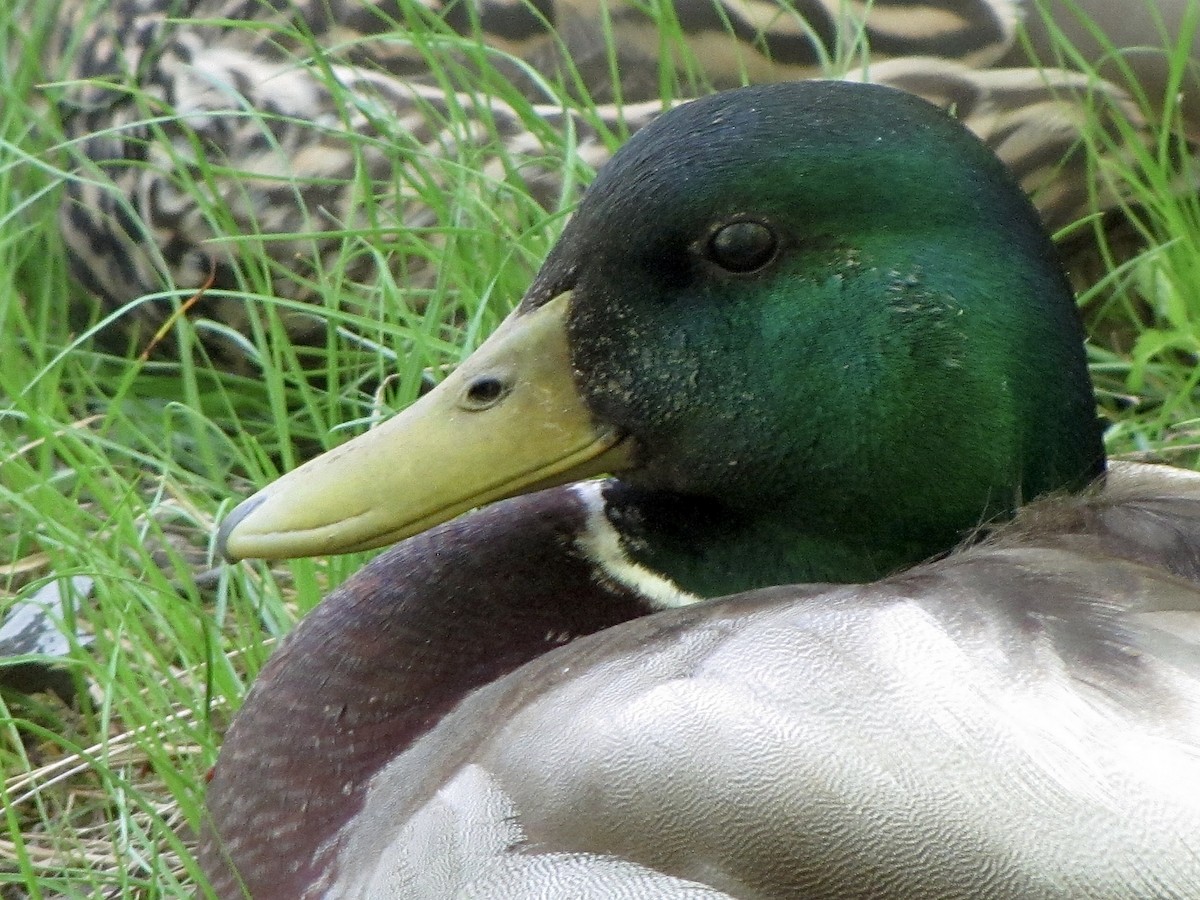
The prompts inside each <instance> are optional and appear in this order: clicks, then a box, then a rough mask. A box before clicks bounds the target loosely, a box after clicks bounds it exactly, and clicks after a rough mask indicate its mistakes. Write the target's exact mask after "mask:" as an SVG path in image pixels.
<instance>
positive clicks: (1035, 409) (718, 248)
mask: <svg viewBox="0 0 1200 900" xmlns="http://www.w3.org/2000/svg"><path fill="white" fill-rule="evenodd" d="M565 290H570V291H571V292H572V300H571V310H570V318H569V334H570V337H571V346H572V350H573V357H572V361H573V364H574V366H575V369H576V372H577V378H578V383H579V385H580V389H581V391H582V392H583V394H584V396H585V398H586V402H587V404H588V406H589V408H590V409H591V410H592V411H593V412H594V413H595V414H596V415H597V416H598V417H599V418H600V419H602V420H603V421H605V422H606V423H610V424H613V425H616V426H617V427H619V428H620V429H622V430H624V431H627V432H628V433H629V434H630V435H632V436H633V438H634V439H635V440H636V442H637V444H638V446H639V447H640V448H641V452H640V455H639V456H638V465H637V467H636V468H635V469H633V470H631V471H629V472H627V473H625V474H624V475H623V476H622V477H623V478H624V479H625V480H627V481H628V482H630V483H632V484H634V485H637V486H642V487H645V488H652V489H655V490H662V489H667V490H671V491H675V492H679V493H683V494H692V495H702V496H706V497H713V498H718V499H719V500H720V501H721V502H722V503H723V504H725V505H727V506H728V508H729V509H730V510H732V511H738V510H745V511H748V512H749V513H750V514H754V513H755V512H756V511H758V510H762V509H781V510H785V511H786V515H787V516H789V517H791V518H792V519H793V520H795V521H798V522H801V523H803V525H804V527H805V528H806V529H812V530H821V531H826V532H828V533H829V534H831V535H840V536H844V537H846V538H848V539H851V540H853V536H855V535H860V536H861V537H862V538H863V540H864V542H866V543H868V544H870V545H871V546H874V547H880V546H886V544H887V541H888V540H889V537H888V536H889V535H892V536H895V539H896V540H898V541H902V542H904V543H905V544H911V543H913V542H916V543H917V544H919V545H924V547H925V548H926V549H928V550H930V551H932V552H936V550H937V549H938V548H942V549H944V548H945V546H946V542H947V540H951V541H952V540H953V539H954V536H955V535H961V534H962V533H963V532H964V531H965V530H967V529H970V528H971V527H973V526H975V525H977V524H979V523H980V522H983V521H986V520H988V519H991V518H994V517H996V516H999V515H1003V514H1005V513H1007V512H1009V511H1011V510H1012V509H1013V508H1014V507H1015V506H1016V505H1017V504H1019V503H1021V502H1023V501H1025V500H1028V499H1031V498H1033V497H1035V496H1037V495H1040V494H1043V493H1046V492H1050V491H1055V490H1059V489H1064V488H1067V489H1070V488H1077V487H1079V486H1081V485H1083V484H1084V483H1086V482H1088V481H1089V480H1091V479H1092V478H1094V477H1095V476H1096V475H1098V474H1099V473H1100V471H1101V470H1102V467H1103V451H1102V447H1101V442H1100V427H1099V423H1098V421H1097V418H1096V414H1095V401H1094V398H1093V393H1092V388H1091V385H1090V382H1089V379H1088V374H1087V370H1086V367H1085V357H1084V350H1083V334H1082V331H1081V328H1080V324H1079V320H1078V316H1077V314H1076V310H1075V306H1074V301H1073V297H1072V293H1071V290H1070V287H1069V285H1068V283H1067V281H1066V279H1065V277H1064V275H1063V273H1062V271H1061V268H1060V266H1059V263H1058V260H1057V257H1056V254H1055V250H1054V248H1053V247H1052V246H1051V244H1050V241H1049V239H1048V238H1047V236H1046V235H1045V233H1044V231H1043V229H1042V227H1041V225H1040V223H1039V221H1038V219H1037V215H1036V213H1035V211H1034V210H1033V208H1032V206H1031V204H1030V203H1029V201H1028V200H1027V199H1026V197H1025V196H1024V194H1023V193H1022V192H1021V191H1020V189H1019V188H1018V187H1017V186H1016V184H1015V183H1014V181H1013V179H1012V178H1011V177H1010V176H1009V175H1008V173H1007V172H1006V171H1005V170H1004V168H1003V167H1002V166H1001V164H1000V163H999V162H998V161H997V160H996V159H995V157H993V156H992V154H991V153H990V152H989V151H988V150H987V149H985V148H984V147H983V146H982V145H981V144H980V143H979V142H978V141H977V140H976V139H975V138H974V137H973V136H972V135H971V134H969V133H968V132H967V131H966V130H965V129H964V128H963V127H962V126H960V125H959V124H958V123H957V122H955V121H954V120H953V119H952V118H951V117H950V116H949V115H947V114H946V113H944V112H942V111H940V110H938V109H935V108H934V107H932V106H930V105H928V104H926V103H925V102H924V101H921V100H919V99H916V98H914V97H911V96H908V95H906V94H902V93H900V92H897V91H893V90H890V89H887V88H882V87H875V86H869V85H856V84H854V85H852V84H846V83H841V82H809V83H800V84H778V85H771V86H766V87H755V88H748V89H744V90H740V91H732V92H728V93H724V94H719V95H716V96H712V97H708V98H706V99H702V100H698V101H696V102H694V103H690V104H687V105H686V106H684V107H682V108H680V109H677V110H675V111H673V112H672V113H670V114H669V115H666V116H664V117H662V118H661V119H660V120H658V121H657V122H655V123H654V124H652V125H651V126H649V127H647V128H646V129H644V130H643V131H641V132H639V133H638V134H637V135H635V136H634V138H633V139H632V140H631V141H630V143H629V144H628V145H627V146H626V147H625V148H624V149H623V150H622V151H621V152H620V153H619V154H618V155H617V156H616V157H615V158H614V159H613V161H612V162H611V163H610V164H609V165H608V166H607V167H606V168H604V169H603V170H602V172H601V173H600V175H599V177H598V178H597V180H596V182H595V183H594V184H593V185H592V187H591V188H590V189H589V191H588V193H587V196H586V199H585V201H584V203H583V205H582V206H581V208H580V210H579V212H578V214H577V215H576V217H575V218H574V219H573V220H572V221H571V223H570V225H569V226H568V228H567V230H566V233H565V234H564V235H563V238H562V241H561V242H560V243H559V245H558V246H557V247H556V248H555V250H554V251H553V253H552V254H551V256H550V258H549V259H548V260H547V262H546V265H545V266H544V268H543V270H542V272H541V274H540V275H539V277H538V280H537V283H536V284H535V286H534V288H533V290H532V291H531V295H530V298H529V299H528V300H527V302H528V303H531V304H537V303H539V302H541V301H542V300H544V299H547V298H549V297H552V296H555V295H558V294H560V293H561V292H563V291H565ZM881 532H882V533H881ZM908 552H917V553H920V552H921V551H920V550H915V551H903V553H908ZM828 574H835V573H828Z"/></svg>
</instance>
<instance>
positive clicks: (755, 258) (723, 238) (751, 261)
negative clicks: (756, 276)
mask: <svg viewBox="0 0 1200 900" xmlns="http://www.w3.org/2000/svg"><path fill="white" fill-rule="evenodd" d="M777 246H778V241H776V240H775V234H774V232H772V231H771V229H770V228H768V227H767V226H766V225H764V224H762V223H761V222H731V223H730V224H728V225H724V226H722V227H721V228H718V229H717V230H716V231H715V232H713V236H712V237H711V238H709V240H708V255H709V259H711V260H712V261H713V262H715V263H716V264H717V265H718V266H720V267H721V268H722V269H728V270H729V271H730V272H753V271H754V270H756V269H761V268H762V267H763V266H765V265H766V264H767V263H769V262H770V261H771V260H772V259H773V258H774V257H775V249H776V247H777Z"/></svg>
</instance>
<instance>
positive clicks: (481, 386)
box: [464, 375, 505, 410]
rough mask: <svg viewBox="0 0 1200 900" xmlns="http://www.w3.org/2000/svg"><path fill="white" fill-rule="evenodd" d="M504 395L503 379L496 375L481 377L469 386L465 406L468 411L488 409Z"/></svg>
mask: <svg viewBox="0 0 1200 900" xmlns="http://www.w3.org/2000/svg"><path fill="white" fill-rule="evenodd" d="M504 394H505V388H504V382H503V381H502V380H501V379H499V378H497V377H495V376H494V375H480V376H479V377H478V378H476V379H475V380H474V381H472V382H471V383H470V385H468V386H467V390H466V394H465V400H466V403H465V404H464V405H465V406H466V407H467V408H468V409H475V410H482V409H487V408H488V407H489V406H492V405H493V404H494V403H495V402H496V401H497V400H499V399H500V398H501V397H502V396H503V395H504Z"/></svg>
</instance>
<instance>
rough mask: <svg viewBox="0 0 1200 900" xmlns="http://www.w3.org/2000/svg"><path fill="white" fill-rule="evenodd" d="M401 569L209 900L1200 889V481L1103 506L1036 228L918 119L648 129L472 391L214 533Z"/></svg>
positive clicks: (322, 463)
mask: <svg viewBox="0 0 1200 900" xmlns="http://www.w3.org/2000/svg"><path fill="white" fill-rule="evenodd" d="M599 473H611V477H609V478H607V479H605V480H600V481H581V482H580V481H577V480H578V479H584V478H587V477H588V476H591V475H595V474H599ZM525 494H528V495H527V496H517V495H525ZM505 498H508V499H505ZM480 504H490V505H487V506H485V507H484V508H483V509H481V510H478V511H475V512H469V513H468V512H466V511H467V510H469V509H471V508H472V507H475V506H477V505H480ZM464 513H465V514H464ZM1014 514H1015V517H1014ZM447 520H449V521H447ZM439 523H443V524H439ZM410 535H411V536H410ZM396 540H400V541H401V542H400V543H399V544H398V545H397V546H395V547H394V548H392V549H391V550H389V551H387V552H386V553H384V554H383V555H381V556H379V557H377V558H376V559H375V560H374V561H373V562H371V563H370V564H369V565H367V566H366V568H364V569H363V570H362V571H361V572H359V573H358V574H357V575H355V576H354V577H352V578H351V579H350V580H349V581H348V582H347V583H346V584H345V585H343V586H342V587H341V588H340V589H338V590H337V591H335V592H334V593H333V594H332V595H331V596H329V597H328V598H327V599H325V600H324V601H323V602H322V603H321V604H320V605H319V606H318V607H317V608H316V609H315V610H314V612H312V613H311V614H310V615H309V616H308V617H307V618H306V619H305V620H303V621H302V622H301V624H300V625H299V626H298V627H297V629H296V630H295V632H294V633H293V634H292V635H291V636H290V637H289V638H288V639H287V640H286V642H285V643H284V644H283V645H282V646H281V647H280V648H279V649H278V650H277V651H276V652H275V654H274V655H273V656H272V658H271V659H270V661H269V662H268V664H267V665H266V667H265V668H264V670H263V672H262V673H261V675H260V676H259V678H258V680H257V682H256V683H255V684H254V686H253V688H252V689H251V691H250V693H249V695H248V697H247V699H246V702H245V705H244V706H243V708H242V709H241V711H240V713H239V714H238V716H237V717H236V719H235V721H234V722H233V724H232V727H231V728H230V729H229V732H228V734H227V735H226V738H225V744H224V748H223V749H222V751H221V754H220V757H219V759H218V761H217V763H216V766H215V768H214V770H213V774H212V778H211V782H210V784H209V785H208V795H207V810H208V816H209V822H208V823H207V828H208V831H207V835H206V837H205V839H204V842H203V846H202V848H201V860H202V865H203V867H204V869H205V871H206V872H207V873H208V875H209V876H210V877H211V879H212V881H213V885H214V887H215V889H216V892H217V894H218V896H222V897H234V896H241V894H240V893H239V892H240V891H241V890H242V889H245V890H246V891H247V892H248V893H249V895H250V896H253V897H255V898H258V900H263V898H271V897H289V898H294V897H302V896H303V897H318V896H326V897H339V898H350V897H372V898H375V897H405V898H440V897H488V898H491V897H512V898H532V897H566V896H570V897H604V898H609V897H714V898H715V897H760V898H768V897H774V898H792V897H805V898H842V897H863V896H871V897H878V898H889V900H895V898H924V897H931V896H936V897H982V896H986V897H989V898H1028V897H1062V898H1067V897H1071V898H1074V897H1090V898H1105V900H1112V898H1145V897H1162V898H1166V897H1175V898H1184V897H1194V896H1196V892H1197V888H1198V887H1200V646H1198V645H1197V637H1198V635H1200V631H1198V630H1197V629H1198V627H1200V476H1197V475H1194V474H1192V473H1189V472H1185V471H1181V470H1177V469H1173V468H1167V467H1157V466H1150V465H1133V464H1124V465H1113V466H1112V467H1108V468H1107V472H1106V461H1105V454H1104V450H1103V446H1102V443H1101V429H1100V426H1099V424H1098V420H1097V417H1096V415H1095V399H1094V396H1093V393H1092V389H1091V386H1090V384H1089V380H1088V373H1087V369H1086V366H1085V359H1084V351H1083V334H1082V330H1081V327H1080V323H1079V320H1078V317H1077V314H1076V309H1075V306H1074V304H1073V301H1072V295H1071V291H1070V289H1069V286H1068V283H1067V280H1066V278H1065V276H1064V273H1063V271H1062V270H1061V267H1060V266H1059V264H1058V262H1057V259H1056V254H1055V250H1054V248H1053V246H1052V245H1051V243H1050V241H1049V239H1048V238H1047V236H1046V234H1045V233H1044V231H1043V229H1042V227H1041V225H1040V223H1039V221H1038V216H1037V214H1036V212H1035V210H1034V209H1033V207H1032V206H1031V205H1030V203H1029V202H1028V200H1027V199H1026V197H1025V196H1024V195H1023V193H1022V192H1021V191H1020V190H1019V188H1018V186H1017V185H1016V183H1015V182H1014V181H1013V179H1012V178H1011V176H1010V175H1009V173H1008V172H1006V170H1005V169H1004V167H1003V166H1002V165H1001V164H1000V163H999V162H997V160H996V159H995V157H993V156H992V155H991V154H990V153H989V152H987V150H986V149H985V148H984V147H983V146H982V145H980V144H979V143H978V142H977V141H976V139H974V138H973V137H972V136H971V135H970V134H969V133H968V132H967V131H966V130H965V129H963V128H962V127H961V126H960V125H959V124H958V123H957V122H955V121H954V120H953V119H952V118H951V117H950V116H948V115H946V114H945V113H944V112H942V111H940V110H938V109H936V108H935V107H933V106H931V105H929V104H927V103H925V102H924V101H922V100H919V99H916V98H914V97H912V96H911V95H907V94H905V93H902V92H899V91H896V90H893V89H889V88H885V87H880V86H874V85H863V84H853V83H844V82H801V83H786V84H779V85H774V86H762V87H750V88H743V89H739V90H734V91H730V92H726V93H720V94H716V95H713V96H709V97H706V98H703V99H700V100H696V101H695V102H694V103H690V104H686V105H684V106H681V107H679V108H677V109H675V110H672V111H671V112H669V113H668V114H666V115H664V116H662V117H660V118H659V119H657V120H656V121H655V122H654V123H651V124H650V125H647V126H646V127H645V128H644V129H642V130H641V131H640V132H639V133H638V134H637V135H635V136H634V137H633V138H632V140H630V142H629V143H628V144H627V145H626V146H625V147H624V148H623V149H621V150H620V151H618V152H617V154H616V155H615V156H614V157H613V159H612V160H611V162H610V163H609V164H608V165H606V166H605V167H604V168H603V169H602V170H601V171H600V173H599V176H598V177H597V179H596V181H595V182H594V183H593V184H592V185H591V187H590V188H589V189H588V190H587V192H586V194H585V196H584V199H583V201H582V203H581V205H580V207H579V209H578V212H577V213H576V215H575V216H574V218H573V219H572V220H571V221H570V222H569V223H568V225H567V227H566V229H565V231H564V233H563V235H562V238H561V240H560V242H559V243H558V244H557V245H556V246H555V248H554V249H553V251H552V252H551V253H550V255H549V256H548V258H547V259H546V261H545V264H544V266H543V267H542V269H541V270H540V272H539V274H538V275H537V277H536V279H535V280H534V281H533V283H532V286H531V287H530V288H529V290H528V293H527V294H526V295H525V297H524V299H523V300H522V302H521V304H520V306H519V307H518V308H517V309H516V310H515V312H514V313H513V314H512V315H511V317H510V318H508V319H507V320H506V321H505V323H504V324H503V325H502V326H501V327H500V329H499V330H498V331H497V332H496V333H495V334H494V335H493V336H492V337H491V338H490V339H489V340H488V341H487V342H486V343H485V344H484V345H483V346H481V347H480V348H479V349H478V350H477V351H476V353H475V354H474V355H472V356H471V357H470V358H469V359H468V361H467V362H465V363H464V364H463V365H462V366H461V367H460V368H459V369H458V370H457V371H455V372H454V373H453V374H452V375H451V376H449V377H448V378H447V379H446V380H445V381H444V382H443V383H442V384H441V385H439V386H438V387H437V388H436V389H435V390H434V391H433V392H432V393H430V394H428V395H427V396H425V397H424V398H422V399H421V400H420V401H418V403H417V404H416V405H414V406H412V407H410V408H409V409H407V410H405V411H404V412H402V413H400V414H399V415H397V416H396V417H395V418H393V419H391V420H389V421H388V422H387V423H385V424H383V425H381V426H379V427H377V428H375V429H374V430H371V431H368V432H366V433H365V434H363V435H361V436H359V437H357V438H355V439H353V440H351V441H350V442H348V443H346V444H344V445H343V446H341V447H339V448H337V449H335V450H332V451H330V452H329V453H327V454H326V455H325V456H323V457H319V458H317V459H315V460H313V461H311V462H309V463H307V464H305V465H303V466H301V467H300V468H298V469H296V470H295V471H294V472H292V473H290V474H288V475H285V476H284V477H282V478H281V479H280V480H279V481H277V482H275V483H274V484H273V485H271V486H269V487H267V488H265V489H264V490H263V491H261V492H260V493H259V494H257V495H256V496H254V497H253V498H251V499H249V500H247V501H245V502H244V503H243V504H242V505H241V506H239V507H238V508H237V509H236V510H235V511H234V512H232V513H231V514H230V516H229V517H228V518H227V519H226V521H225V522H224V524H223V525H222V528H221V534H220V542H221V544H222V545H223V547H224V548H225V551H226V552H227V553H228V554H229V555H230V556H232V557H268V558H282V557H289V556H297V555H309V554H321V553H334V552H339V551H343V550H350V549H360V548H366V547H373V546H378V545H382V544H385V543H388V542H392V541H396ZM955 547H959V549H957V550H955V551H954V552H951V551H952V550H954V548H955ZM947 554H949V555H947ZM780 585H782V586H780Z"/></svg>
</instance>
